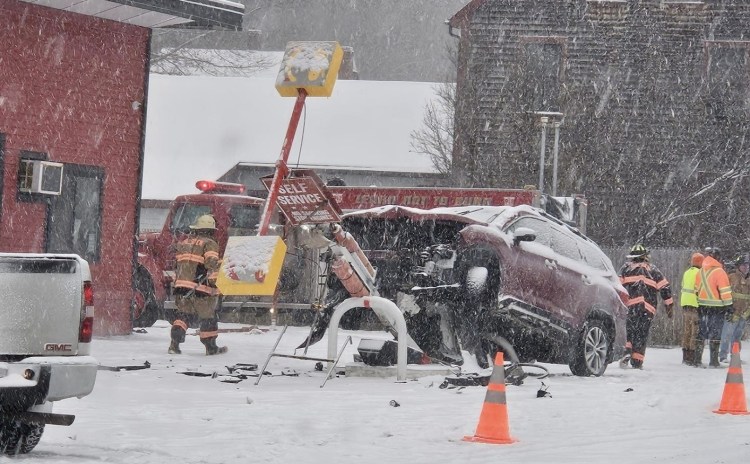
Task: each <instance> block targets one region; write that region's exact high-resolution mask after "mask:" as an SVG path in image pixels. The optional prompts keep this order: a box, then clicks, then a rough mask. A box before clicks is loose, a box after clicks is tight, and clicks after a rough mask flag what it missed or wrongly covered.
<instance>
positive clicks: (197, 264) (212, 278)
mask: <svg viewBox="0 0 750 464" xmlns="http://www.w3.org/2000/svg"><path fill="white" fill-rule="evenodd" d="M175 258H176V259H177V268H176V269H175V283H174V286H175V288H181V289H185V290H194V291H195V292H196V293H199V294H203V295H218V294H219V291H218V289H217V288H216V277H217V271H218V269H219V265H220V264H221V260H220V259H219V245H218V244H217V243H216V242H215V241H214V240H213V239H211V238H208V237H188V238H186V239H184V240H182V241H181V242H179V243H178V244H177V245H176V250H175Z"/></svg>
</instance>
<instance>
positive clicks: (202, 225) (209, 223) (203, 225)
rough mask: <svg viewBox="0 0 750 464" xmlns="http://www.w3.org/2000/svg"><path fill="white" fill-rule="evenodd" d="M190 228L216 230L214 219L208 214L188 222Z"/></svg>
mask: <svg viewBox="0 0 750 464" xmlns="http://www.w3.org/2000/svg"><path fill="white" fill-rule="evenodd" d="M190 228H191V229H193V230H205V229H209V230H216V220H215V219H214V217H213V216H211V215H210V214H204V215H203V216H200V217H199V218H198V219H196V220H195V222H194V223H192V224H190Z"/></svg>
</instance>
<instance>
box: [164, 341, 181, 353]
mask: <svg viewBox="0 0 750 464" xmlns="http://www.w3.org/2000/svg"><path fill="white" fill-rule="evenodd" d="M167 353H169V354H182V351H181V350H180V344H179V343H177V342H175V341H172V342H171V343H170V344H169V349H168V350H167Z"/></svg>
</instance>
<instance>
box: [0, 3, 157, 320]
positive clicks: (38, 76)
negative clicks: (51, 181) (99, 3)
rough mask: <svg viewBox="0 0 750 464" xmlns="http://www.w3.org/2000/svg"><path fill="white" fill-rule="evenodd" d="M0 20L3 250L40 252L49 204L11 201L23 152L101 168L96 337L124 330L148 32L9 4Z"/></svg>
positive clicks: (95, 275) (0, 240)
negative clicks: (45, 154) (33, 152)
mask: <svg viewBox="0 0 750 464" xmlns="http://www.w3.org/2000/svg"><path fill="white" fill-rule="evenodd" d="M0 17H1V18H2V19H3V20H2V21H1V22H0V44H2V46H0V133H3V134H5V137H6V144H5V156H4V170H3V188H2V216H0V225H1V227H0V251H18V252H43V251H45V246H46V244H45V221H46V218H47V209H46V205H45V204H44V203H28V202H19V201H17V193H18V190H17V170H18V160H19V154H20V151H21V150H28V151H35V152H43V153H47V154H48V156H49V159H50V160H51V161H57V162H62V163H74V164H82V165H92V166H99V167H101V168H103V169H104V173H105V178H104V184H103V194H102V205H103V215H102V223H101V225H102V231H101V259H100V261H99V262H97V263H92V264H91V268H92V273H93V279H94V286H95V287H94V288H95V304H96V306H95V307H96V321H97V324H96V333H97V334H123V333H129V332H130V330H131V326H130V298H131V290H130V288H131V287H130V286H131V273H132V270H133V238H134V234H135V231H136V226H135V219H136V207H137V198H138V197H139V196H140V169H141V153H142V146H141V143H142V142H141V140H142V137H141V135H142V130H143V118H144V115H145V105H144V101H145V98H146V83H147V62H148V47H149V41H150V31H149V29H147V28H142V27H138V26H131V25H126V24H122V23H118V22H115V21H108V20H102V19H98V18H94V17H90V16H85V15H80V14H75V13H69V12H65V11H61V10H56V9H52V8H46V7H40V6H36V5H32V4H29V3H25V2H19V1H16V0H3V1H2V2H0ZM134 102H137V104H134Z"/></svg>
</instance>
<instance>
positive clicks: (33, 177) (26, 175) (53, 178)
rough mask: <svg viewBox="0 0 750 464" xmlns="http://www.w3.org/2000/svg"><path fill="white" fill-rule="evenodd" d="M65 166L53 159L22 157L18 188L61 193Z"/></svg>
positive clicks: (45, 192) (30, 191)
mask: <svg viewBox="0 0 750 464" xmlns="http://www.w3.org/2000/svg"><path fill="white" fill-rule="evenodd" d="M63 166H64V165H63V164H62V163H54V162H52V161H42V160H32V159H22V160H21V166H20V169H19V179H18V181H19V184H18V190H19V191H21V192H26V193H43V194H46V195H60V192H61V191H62V180H63Z"/></svg>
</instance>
